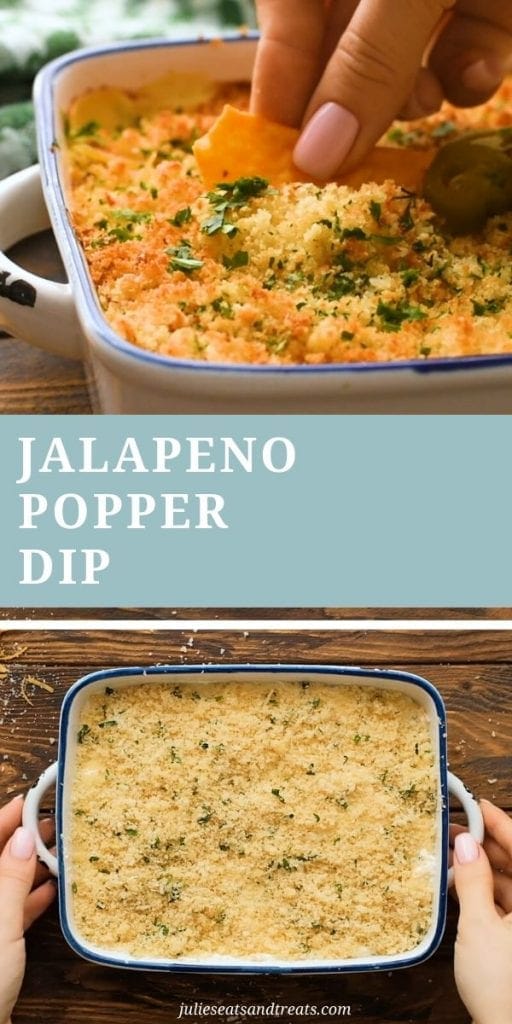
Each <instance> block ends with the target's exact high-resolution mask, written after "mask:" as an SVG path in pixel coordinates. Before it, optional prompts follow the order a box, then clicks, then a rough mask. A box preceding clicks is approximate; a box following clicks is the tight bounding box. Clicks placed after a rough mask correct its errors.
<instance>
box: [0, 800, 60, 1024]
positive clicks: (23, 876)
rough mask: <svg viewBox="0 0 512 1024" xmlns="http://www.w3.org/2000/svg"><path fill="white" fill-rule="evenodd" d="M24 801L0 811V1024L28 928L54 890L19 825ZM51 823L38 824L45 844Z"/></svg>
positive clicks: (6, 1015)
mask: <svg viewBox="0 0 512 1024" xmlns="http://www.w3.org/2000/svg"><path fill="white" fill-rule="evenodd" d="M22 807H23V801H22V799H21V798H20V797H15V798H14V800H11V802H10V803H9V804H7V805H6V806H5V807H2V809H1V810H0V851H1V856H0V964H1V965H2V972H1V975H0V1024H9V1022H10V1018H11V1013H12V1011H13V1008H14V1005H15V1003H16V1000H17V998H18V995H19V992H20V988H21V983H22V981H23V975H24V973H25V939H24V933H25V931H26V930H27V928H29V927H30V925H31V924H32V923H33V922H34V921H35V920H36V918H38V917H40V915H41V914H42V913H43V912H44V911H45V910H46V909H47V907H49V906H50V903H51V902H52V900H53V898H54V896H55V886H54V885H53V883H52V882H51V881H49V879H48V871H47V869H46V868H44V867H43V866H42V865H39V864H37V858H36V853H35V847H34V840H33V838H32V835H31V834H30V832H28V831H27V830H26V829H24V828H20V825H21V811H22ZM52 831H53V829H52V824H51V822H42V823H41V835H42V836H43V838H44V840H45V842H47V841H48V840H50V839H51V834H52Z"/></svg>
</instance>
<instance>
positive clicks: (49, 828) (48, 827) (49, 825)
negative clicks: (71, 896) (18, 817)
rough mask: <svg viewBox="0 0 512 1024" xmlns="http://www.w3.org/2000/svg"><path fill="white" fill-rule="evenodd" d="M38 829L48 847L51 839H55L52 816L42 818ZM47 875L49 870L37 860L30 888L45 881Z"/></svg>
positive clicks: (52, 851) (52, 850) (53, 850)
mask: <svg viewBox="0 0 512 1024" xmlns="http://www.w3.org/2000/svg"><path fill="white" fill-rule="evenodd" d="M39 831H40V833H41V839H42V840H43V842H44V844H45V846H48V847H49V846H50V845H51V844H52V842H53V840H54V839H55V820H54V818H44V819H43V821H41V822H40V823H39ZM50 852H51V853H54V852H55V849H54V848H53V847H52V849H51V851H50ZM49 877H50V872H49V871H48V868H47V867H46V864H41V863H40V862H39V861H38V863H37V866H36V873H35V877H34V884H33V886H32V888H33V889H35V888H37V886H38V885H41V884H42V883H43V882H46V881H47V879H48V878H49Z"/></svg>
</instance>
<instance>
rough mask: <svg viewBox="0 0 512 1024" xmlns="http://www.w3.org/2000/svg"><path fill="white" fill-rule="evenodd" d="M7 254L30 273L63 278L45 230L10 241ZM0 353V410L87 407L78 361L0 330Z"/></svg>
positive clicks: (75, 409)
mask: <svg viewBox="0 0 512 1024" xmlns="http://www.w3.org/2000/svg"><path fill="white" fill-rule="evenodd" d="M9 256H10V257H11V259H13V260H15V262H17V263H19V264H20V266H22V267H24V268H25V269H26V270H30V271H32V273H35V274H40V275H41V276H42V277H48V278H51V279H53V280H54V281H65V280H66V276H65V273H64V269H63V266H62V263H61V260H60V256H59V253H58V250H57V246H56V244H55V241H54V239H53V235H52V234H51V232H49V231H45V232H43V233H41V234H40V235H35V236H34V237H33V238H30V239H28V240H26V241H24V242H21V243H20V244H19V245H16V246H14V248H13V249H12V250H10V252H9ZM0 359H1V361H2V373H1V374H0V413H90V412H91V404H90V401H89V396H88V394H87V387H86V383H85V374H84V370H83V366H82V364H81V363H78V362H75V361H73V360H71V359H61V358H59V357H57V356H51V355H49V354H48V353H47V352H42V351H41V350H40V349H37V348H34V347H33V346H32V345H28V344H27V342H25V341H20V340H19V339H18V338H10V337H8V336H7V335H5V334H0Z"/></svg>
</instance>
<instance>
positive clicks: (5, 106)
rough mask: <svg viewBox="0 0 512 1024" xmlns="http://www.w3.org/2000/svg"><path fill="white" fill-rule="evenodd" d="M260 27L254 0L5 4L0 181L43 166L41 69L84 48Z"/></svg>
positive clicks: (20, 0)
mask: <svg viewBox="0 0 512 1024" xmlns="http://www.w3.org/2000/svg"><path fill="white" fill-rule="evenodd" d="M240 25H250V26H253V25H254V3H253V0H107V2H106V0H67V2H66V0H60V2H59V0H0V178H4V177H6V175H8V174H12V173H13V172H14V171H17V170H21V168H23V167H28V166H29V165H30V164H31V163H34V161H35V160H36V159H37V153H36V145H35V132H34V123H33V115H32V106H31V103H30V93H31V87H32V81H33V78H34V75H35V74H36V72H37V71H39V68H41V67H42V66H43V64H46V63H47V62H48V61H49V60H53V58H54V57H58V56H60V55H61V54H63V53H68V52H69V51H70V50H75V49H76V48H77V47H79V46H93V45H95V44H101V43H109V42H114V41H120V40H125V39H143V38H149V37H151V36H164V37H166V38H170V39H180V38H184V37H186V36H187V35H189V34H190V33H191V32H192V33H194V34H195V33H196V32H198V31H203V32H218V31H219V29H221V28H235V27H237V26H240Z"/></svg>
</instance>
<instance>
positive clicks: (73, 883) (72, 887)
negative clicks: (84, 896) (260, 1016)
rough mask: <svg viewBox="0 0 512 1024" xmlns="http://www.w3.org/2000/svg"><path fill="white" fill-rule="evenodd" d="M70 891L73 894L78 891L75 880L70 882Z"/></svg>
mask: <svg viewBox="0 0 512 1024" xmlns="http://www.w3.org/2000/svg"><path fill="white" fill-rule="evenodd" d="M71 892H72V893H73V895H74V894H75V893H77V892H78V886H77V884H76V882H72V883H71Z"/></svg>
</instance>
